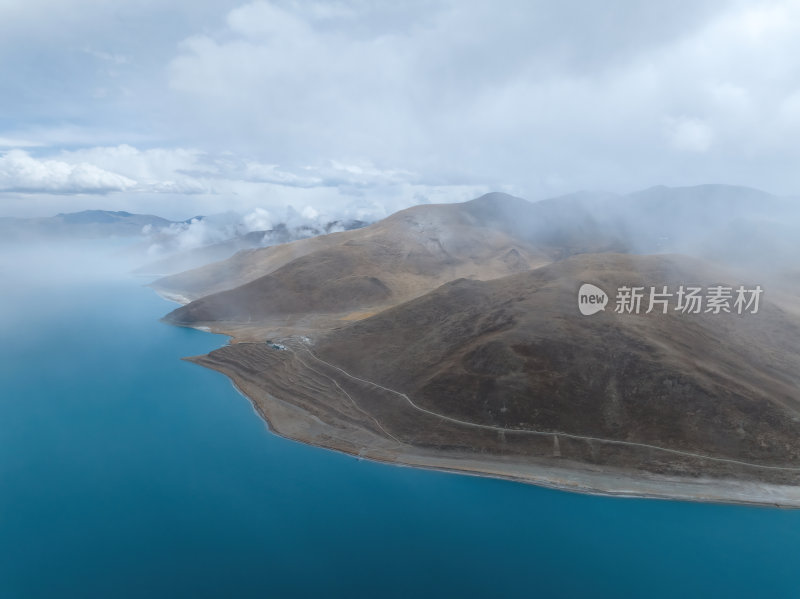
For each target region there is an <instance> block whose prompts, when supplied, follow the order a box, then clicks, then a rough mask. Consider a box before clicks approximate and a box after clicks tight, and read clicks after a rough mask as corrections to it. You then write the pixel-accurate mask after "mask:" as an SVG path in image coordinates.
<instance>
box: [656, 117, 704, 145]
mask: <svg viewBox="0 0 800 599" xmlns="http://www.w3.org/2000/svg"><path fill="white" fill-rule="evenodd" d="M666 129H667V131H666V133H667V137H668V138H669V140H670V142H671V143H672V145H673V146H674V147H675V148H676V149H678V150H683V151H686V152H707V151H708V149H709V148H710V147H711V143H712V142H713V140H714V132H713V131H712V129H711V127H709V126H708V124H706V123H705V122H703V121H701V120H699V119H689V118H682V119H667V124H666Z"/></svg>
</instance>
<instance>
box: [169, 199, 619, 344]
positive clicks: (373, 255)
mask: <svg viewBox="0 0 800 599" xmlns="http://www.w3.org/2000/svg"><path fill="white" fill-rule="evenodd" d="M534 206H535V205H532V204H529V203H528V202H526V201H524V200H520V199H519V198H513V197H512V196H507V195H504V194H490V195H488V196H484V197H482V198H479V199H478V200H474V201H472V202H466V203H463V204H448V205H425V206H416V207H414V208H410V209H407V210H403V211H401V212H398V213H396V214H394V215H392V216H390V217H389V218H386V219H384V220H383V221H381V222H379V223H376V224H374V225H372V226H369V227H366V228H364V229H361V230H358V231H351V232H347V233H337V234H334V235H327V236H324V237H318V238H314V239H308V240H303V241H298V242H294V243H289V244H285V245H282V246H278V247H275V248H267V249H265V250H256V251H254V252H248V253H242V254H238V255H237V256H235V257H234V258H232V259H231V260H229V261H227V262H223V263H220V264H216V265H210V266H208V267H206V268H205V269H200V270H198V271H191V272H189V273H185V274H184V275H180V276H179V277H171V278H169V279H168V280H161V281H159V282H157V284H156V287H157V288H158V289H159V290H161V291H162V292H165V291H166V292H169V290H170V289H176V287H171V286H173V285H178V287H177V289H179V290H180V291H179V292H180V293H181V294H183V295H189V296H190V297H191V295H192V294H196V293H200V294H202V293H205V292H206V291H207V290H208V289H214V288H217V287H219V286H227V285H231V284H233V283H234V282H239V281H241V280H246V279H250V278H251V277H254V276H255V275H256V273H259V272H267V273H268V274H266V275H262V276H260V277H257V278H255V279H253V280H250V281H249V282H247V283H245V284H243V285H240V286H238V287H236V288H234V289H230V290H227V291H222V292H219V293H212V294H211V295H208V296H206V297H202V298H200V299H198V300H196V301H193V302H192V303H190V304H188V305H186V306H184V307H182V308H179V309H177V310H175V311H174V312H172V313H171V314H170V315H169V316H168V320H170V321H171V322H174V323H178V324H192V325H197V324H206V325H208V324H214V323H217V325H215V326H218V325H219V323H226V324H225V325H222V327H223V328H225V330H232V329H235V327H236V325H237V324H239V325H241V324H242V323H245V324H248V323H256V324H257V325H258V326H259V327H261V328H262V329H263V328H264V327H266V328H267V329H268V328H269V326H270V325H274V324H276V323H280V324H286V323H288V322H296V320H297V319H304V320H308V319H309V318H315V319H317V320H316V321H317V322H321V321H320V320H319V319H320V318H325V317H329V318H333V317H337V318H343V319H356V318H360V317H362V316H364V315H369V314H372V313H376V312H378V311H380V310H384V309H386V308H387V307H390V306H393V305H397V304H399V303H402V302H404V301H407V300H409V299H412V298H415V297H419V296H420V295H423V294H425V293H427V292H428V291H430V290H432V289H435V288H436V287H438V286H440V285H442V284H443V283H446V282H448V281H452V280H454V279H458V278H470V279H479V280H488V279H493V278H497V277H502V276H506V275H508V274H511V273H515V272H520V271H525V270H529V269H531V268H535V267H538V266H541V265H543V264H547V263H549V262H551V261H552V260H553V259H555V258H557V257H558V256H560V255H561V254H563V253H564V252H565V251H581V250H585V249H604V248H605V247H610V245H611V242H610V241H607V240H605V239H602V238H600V237H599V236H596V237H595V238H590V241H589V243H591V244H592V246H591V248H590V247H589V246H587V245H586V243H587V242H586V240H585V239H582V240H581V243H582V244H583V245H580V246H579V245H578V244H577V243H576V245H574V246H570V245H569V244H568V243H564V241H565V240H563V239H562V240H560V241H561V244H560V245H559V247H558V248H557V249H556V248H554V247H549V246H547V245H546V244H542V245H535V244H534V243H532V242H530V241H527V240H525V239H523V238H522V231H521V230H520V227H521V223H522V222H523V219H524V218H532V216H531V214H532V213H531V210H533V212H535V209H534ZM515 232H516V235H515ZM565 248H566V249H565ZM220 269H225V275H224V276H223V275H222V273H221V271H220ZM203 281H206V283H205V284H204V283H203ZM293 318H294V319H295V320H294V321H293V320H292V319H293ZM287 319H289V320H287ZM226 327H227V328H226ZM218 328H219V326H218Z"/></svg>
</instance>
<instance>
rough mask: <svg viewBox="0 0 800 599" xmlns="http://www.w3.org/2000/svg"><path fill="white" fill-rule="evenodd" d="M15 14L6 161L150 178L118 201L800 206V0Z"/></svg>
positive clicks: (5, 30) (0, 126)
mask: <svg viewBox="0 0 800 599" xmlns="http://www.w3.org/2000/svg"><path fill="white" fill-rule="evenodd" d="M6 5H8V7H9V8H8V9H7V10H5V7H6ZM50 5H52V8H51V7H50ZM89 8H91V10H89ZM4 10H5V12H4V14H3V17H4V18H3V19H0V60H3V59H5V61H4V62H8V64H9V65H11V66H10V68H9V69H6V71H4V83H5V88H7V93H4V94H1V95H0V114H13V115H14V122H13V123H11V122H9V121H3V120H2V119H0V138H4V139H5V141H3V139H0V144H5V145H4V146H2V147H3V148H17V149H19V148H25V147H28V148H33V147H35V148H37V149H36V151H35V152H34V151H33V150H31V156H35V157H36V158H35V160H39V161H45V160H53V161H57V162H63V163H66V164H68V165H70V168H75V167H76V165H79V164H86V165H93V166H94V167H96V168H97V169H101V170H103V171H108V172H109V173H112V174H116V175H119V176H122V177H125V178H127V179H129V180H131V181H134V182H135V183H136V185H135V186H134V187H126V188H124V189H121V190H120V191H118V192H115V193H113V194H110V195H109V196H108V198H110V199H113V201H115V202H119V203H118V204H116V206H117V207H122V208H126V209H132V210H137V207H141V208H142V209H144V208H147V209H149V210H152V211H164V210H169V211H171V212H172V213H173V214H174V211H175V210H177V209H178V208H176V207H178V206H179V207H180V210H182V211H184V213H185V214H187V215H190V214H197V213H200V212H206V213H208V212H213V211H221V210H225V209H227V208H232V209H235V210H237V211H240V212H243V213H245V212H247V211H250V210H253V209H255V208H256V207H262V208H264V209H266V210H268V211H269V212H270V213H271V214H281V211H282V210H283V208H284V207H285V206H286V205H291V206H293V207H294V208H296V209H297V210H298V211H302V210H303V209H304V207H306V206H311V207H313V208H314V209H315V210H318V211H319V212H320V213H330V212H332V211H335V210H340V211H349V210H351V208H352V207H353V206H354V205H355V204H358V205H359V206H360V208H359V209H362V210H367V211H370V213H372V214H377V213H378V212H381V211H384V212H385V211H391V210H393V209H396V208H402V207H404V206H405V205H408V204H410V203H414V202H417V201H419V200H425V199H427V200H429V201H455V200H457V199H464V196H465V194H471V193H479V192H480V191H481V190H486V189H504V190H508V191H511V192H512V193H516V194H518V195H522V196H524V197H528V198H530V199H538V198H543V197H548V196H553V195H558V194H561V193H568V192H570V191H575V190H577V189H600V190H608V191H618V192H626V191H631V190H634V189H639V188H644V187H648V186H651V185H654V184H666V185H690V184H696V183H705V182H709V181H714V182H727V183H731V184H744V185H751V186H755V187H761V188H764V189H766V190H768V191H773V192H777V193H798V192H800V175H798V174H797V173H796V169H792V168H790V165H792V164H794V163H796V162H798V161H800V146H798V145H797V144H796V143H794V140H795V139H796V138H797V136H798V135H800V100H799V99H798V98H800V76H798V72H797V69H796V65H795V63H796V60H794V58H793V57H794V56H796V55H798V54H799V53H800V3H798V2H797V1H796V0H769V1H768V2H762V3H751V2H745V1H744V0H691V1H690V0H676V2H673V3H658V2H630V1H628V0H609V1H608V2H602V3H587V2H585V1H584V0H564V1H563V2H551V1H549V0H508V1H507V2H505V3H503V4H502V6H498V5H497V3H496V2H491V1H489V0H463V1H458V2H456V1H453V0H425V1H422V0H408V1H406V2H363V1H362V0H338V1H335V2H334V1H331V2H321V1H320V2H313V1H310V2H298V1H296V0H273V1H266V0H260V1H255V2H242V1H241V0H230V1H228V0H220V1H219V2H217V1H214V2H208V1H202V0H201V1H194V2H190V1H189V0H176V1H175V2H169V3H163V2H156V0H139V1H136V2H135V1H134V0H118V2H115V3H113V6H112V5H111V4H109V5H108V6H106V4H104V3H97V2H94V0H64V1H63V2H60V3H58V6H55V5H53V4H52V3H48V2H45V0H32V1H30V2H17V1H12V2H11V3H8V2H7V3H6V4H4ZM131 21H135V22H136V23H137V28H135V29H131V28H130V26H129V23H130V22H131ZM15 140H19V143H11V142H14V141H15ZM22 142H24V143H22ZM60 188H61V189H69V186H61V187H60ZM29 189H33V188H29ZM72 189H77V187H73V188H72ZM115 189H119V186H118V187H117V188H115ZM31 193H32V192H27V196H26V201H28V205H31V203H30V201H29V200H30V195H31ZM60 193H68V192H66V191H61V192H60ZM61 199H63V198H61ZM4 201H5V202H6V205H9V204H8V202H10V201H11V199H9V198H8V197H7V198H6V200H4ZM41 201H43V202H44V201H45V200H44V199H42V200H41ZM81 201H82V200H81ZM76 202H77V200H76ZM19 205H22V201H21V200H20V204H19ZM75 205H76V206H77V205H78V204H77V203H76V204H75Z"/></svg>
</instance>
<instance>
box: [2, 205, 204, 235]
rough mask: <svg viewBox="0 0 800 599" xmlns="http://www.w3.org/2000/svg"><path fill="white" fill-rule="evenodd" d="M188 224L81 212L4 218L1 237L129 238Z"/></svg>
mask: <svg viewBox="0 0 800 599" xmlns="http://www.w3.org/2000/svg"><path fill="white" fill-rule="evenodd" d="M187 222H189V221H171V220H167V219H165V218H161V217H160V216H153V215H152V214H132V213H130V212H122V211H119V212H112V211H109V210H84V211H82V212H72V213H66V214H64V213H62V214H57V215H56V216H49V217H41V218H8V217H3V218H0V236H1V237H2V239H4V240H30V239H35V238H52V237H57V238H77V239H93V238H101V237H131V236H137V235H142V234H143V232H142V231H143V229H144V228H145V227H151V228H152V229H156V230H158V229H162V228H166V227H169V226H170V225H172V224H180V223H187Z"/></svg>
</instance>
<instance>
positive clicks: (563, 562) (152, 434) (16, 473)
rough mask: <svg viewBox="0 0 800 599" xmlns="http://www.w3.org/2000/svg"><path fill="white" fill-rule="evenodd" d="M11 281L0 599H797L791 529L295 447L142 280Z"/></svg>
mask: <svg viewBox="0 0 800 599" xmlns="http://www.w3.org/2000/svg"><path fill="white" fill-rule="evenodd" d="M70 265H71V266H75V265H76V261H75V260H70ZM77 266H78V267H79V270H81V271H84V270H85V271H87V272H88V271H91V270H92V269H93V268H94V266H93V265H92V264H91V263H90V262H87V263H86V264H80V263H78V264H77ZM23 270H24V271H25V272H27V275H26V276H25V277H22V276H21V275H20V272H21V271H23ZM83 274H85V273H83ZM0 275H2V282H3V285H4V286H3V287H2V288H0V308H2V310H1V311H0V339H1V340H2V343H0V598H2V599H7V598H25V599H27V598H35V597H80V598H84V597H108V598H123V597H149V598H161V597H164V598H175V597H437V598H442V597H656V598H659V597H800V512H795V511H782V510H776V509H760V508H748V507H739V506H721V505H704V504H691V503H682V502H668V501H653V500H633V499H613V498H603V497H591V496H584V495H576V494H570V493H564V492H559V491H553V490H547V489H540V488H536V487H533V486H528V485H523V484H518V483H512V482H505V481H497V480H490V479H480V478H474V477H468V476H458V475H452V474H444V473H438V472H429V471H422V470H415V469H411V468H401V467H394V466H389V465H383V464H374V463H370V462H367V461H359V460H356V459H354V458H352V457H348V456H345V455H340V454H337V453H333V452H330V451H326V450H322V449H317V448H313V447H308V446H305V445H302V444H299V443H294V442H291V441H287V440H284V439H281V438H279V437H277V436H275V435H273V434H271V433H270V432H269V431H268V430H267V428H266V427H265V425H264V423H263V422H262V421H261V420H260V419H259V418H258V416H257V415H256V414H255V412H254V411H253V409H252V408H251V406H250V404H249V403H248V402H247V400H246V399H244V398H243V397H241V396H240V395H239V394H238V393H237V392H236V391H235V390H234V389H233V387H232V386H231V384H230V382H229V381H228V380H227V379H226V378H225V377H223V376H222V375H220V374H218V373H215V372H211V371H208V370H205V369H203V368H201V367H199V366H196V365H193V364H190V363H187V362H183V361H181V360H180V358H181V357H182V356H186V355H193V354H199V353H204V352H207V351H209V350H211V349H213V348H215V347H218V346H219V345H221V344H223V343H225V341H226V340H225V338H224V337H220V336H215V335H209V334H206V333H201V332H198V331H193V330H188V329H180V328H175V327H171V326H168V325H166V324H163V323H161V322H159V320H158V319H159V318H160V317H161V316H162V315H164V314H165V313H166V312H168V311H169V310H171V309H172V308H173V307H174V304H170V303H169V302H166V301H164V300H162V299H160V298H159V297H157V296H156V295H155V294H154V293H153V292H151V291H150V290H148V289H146V288H143V287H142V286H141V285H142V283H143V281H141V280H138V279H134V278H131V277H127V276H118V277H107V276H81V277H79V280H77V281H75V280H72V279H74V277H72V276H68V275H67V272H66V271H65V270H63V269H59V268H49V269H47V270H46V271H39V270H37V269H36V267H35V266H31V264H29V263H27V262H25V263H20V262H19V261H18V260H17V259H15V258H14V257H13V256H12V255H9V254H6V256H5V259H4V260H0Z"/></svg>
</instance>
